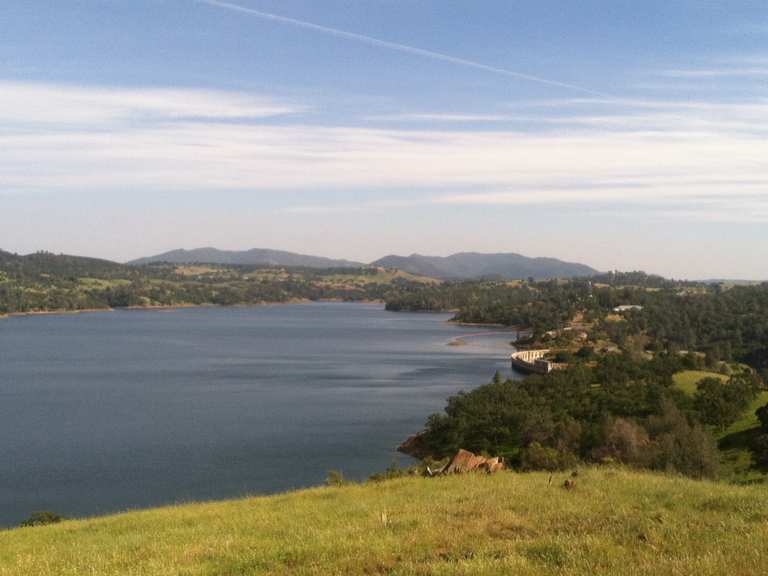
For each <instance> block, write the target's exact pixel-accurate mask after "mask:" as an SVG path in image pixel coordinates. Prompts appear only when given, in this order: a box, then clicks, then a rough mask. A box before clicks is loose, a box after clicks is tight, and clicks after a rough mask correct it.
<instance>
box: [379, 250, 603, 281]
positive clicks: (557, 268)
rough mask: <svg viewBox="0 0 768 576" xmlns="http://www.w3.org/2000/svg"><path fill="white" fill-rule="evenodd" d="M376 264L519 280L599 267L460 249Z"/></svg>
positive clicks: (588, 271) (425, 272) (387, 258)
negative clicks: (459, 250)
mask: <svg viewBox="0 0 768 576" xmlns="http://www.w3.org/2000/svg"><path fill="white" fill-rule="evenodd" d="M372 265H373V266H381V267H384V268H397V269H399V270H403V271H405V272H410V273H412V274H419V275H422V276H432V277H434V278H442V279H445V280H448V279H456V280H459V279H469V278H503V279H508V280H517V279H523V278H528V277H533V278H536V279H537V280H545V279H549V278H573V277H577V276H592V275H594V274H597V270H595V269H594V268H591V267H589V266H586V265H585V264H577V263H573V262H564V261H562V260H558V259H556V258H529V257H527V256H522V255H520V254H514V253H501V254H480V253H477V252H460V253H458V254H453V255H451V256H445V257H441V256H423V255H421V254H412V255H410V256H395V255H390V256H385V257H384V258H381V259H380V260H377V261H375V262H373V263H372Z"/></svg>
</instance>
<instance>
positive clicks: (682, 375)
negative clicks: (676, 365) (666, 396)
mask: <svg viewBox="0 0 768 576" xmlns="http://www.w3.org/2000/svg"><path fill="white" fill-rule="evenodd" d="M704 378H719V379H720V380H722V381H723V382H725V381H727V380H728V376H725V375H723V374H720V373H718V372H706V371H703V370H684V371H682V372H678V373H677V374H675V376H674V380H675V386H676V387H677V388H679V389H680V390H682V391H683V392H685V393H686V394H689V395H691V396H693V395H694V394H695V393H696V385H697V384H698V383H699V382H701V381H702V380H704Z"/></svg>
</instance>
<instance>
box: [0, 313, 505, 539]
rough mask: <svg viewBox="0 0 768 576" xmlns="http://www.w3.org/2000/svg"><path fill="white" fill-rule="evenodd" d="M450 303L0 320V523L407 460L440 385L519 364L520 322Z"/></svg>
mask: <svg viewBox="0 0 768 576" xmlns="http://www.w3.org/2000/svg"><path fill="white" fill-rule="evenodd" d="M449 317H450V316H449V315H445V314H409V313H392V312H386V311H384V308H383V306H380V305H372V304H344V303H316V304H297V305H285V306H262V307H254V308H189V309H176V310H161V311H158V310H153V311H143V310H132V311H117V312H102V313H88V314H79V315H64V316H30V317H15V318H6V319H0V466H1V467H0V525H3V526H7V525H12V524H16V523H18V522H19V521H21V520H22V519H24V518H26V517H27V516H28V515H29V513H30V512H32V511H34V510H52V511H55V512H58V513H60V514H64V515H67V516H84V515H94V514H103V513H107V512H114V511H119V510H126V509H129V508H136V507H148V506H154V505H159V504H166V503H175V502H183V501H188V500H205V499H218V498H228V497H236V496H242V495H246V494H260V493H273V492H279V491H284V490H289V489H292V488H297V487H303V486H309V485H314V484H320V483H322V482H323V481H324V479H325V477H326V475H327V472H328V471H329V470H341V471H342V472H343V473H344V475H345V477H348V478H352V479H363V478H366V477H367V476H368V475H370V474H372V473H374V472H378V471H382V470H383V469H385V468H386V467H387V466H388V465H389V464H391V463H392V461H393V459H395V458H397V459H399V460H400V462H401V463H402V464H406V463H408V462H409V459H408V458H407V457H404V456H398V455H397V453H396V452H395V448H396V446H397V445H398V444H399V443H400V442H401V441H403V440H404V439H405V438H406V437H407V436H409V435H410V434H412V433H414V432H417V431H418V430H420V429H421V428H422V426H423V424H424V421H425V419H426V418H427V416H429V414H431V413H433V412H436V411H439V410H442V408H443V407H444V405H445V400H446V398H447V397H448V396H450V395H451V394H455V393H456V392H458V391H459V390H462V389H464V390H469V389H471V388H473V387H475V386H478V385H480V384H483V383H485V382H487V381H489V380H490V379H491V378H492V376H493V374H494V372H495V371H496V370H499V371H501V372H502V373H503V374H505V375H509V374H510V370H509V363H508V360H507V357H508V355H509V353H510V352H511V351H512V348H511V347H510V345H509V342H510V340H511V339H513V338H514V334H510V333H499V332H498V331H493V330H491V329H486V330H483V329H480V328H467V327H461V326H456V325H453V324H449V323H447V322H446V321H447V320H448V319H449ZM468 334H471V335H470V336H467V337H466V338H464V339H463V342H464V343H465V344H464V345H461V346H452V345H449V343H450V342H451V341H452V340H453V339H455V338H457V337H459V336H462V335H468ZM513 377H517V376H514V375H513Z"/></svg>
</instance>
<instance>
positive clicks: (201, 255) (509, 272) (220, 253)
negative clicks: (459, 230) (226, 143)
mask: <svg viewBox="0 0 768 576" xmlns="http://www.w3.org/2000/svg"><path fill="white" fill-rule="evenodd" d="M157 262H167V263H171V264H225V265H226V264H229V265H233V264H241V265H250V266H256V265H266V266H286V267H304V268H357V267H362V266H365V264H362V263H360V262H353V261H350V260H339V259H333V258H324V257H321V256H308V255H305V254H296V253H294V252H286V251H283V250H268V249H263V248H254V249H252V250H243V251H230V250H218V249H216V248H196V249H193V250H183V249H182V250H172V251H170V252H164V253H163V254H158V255H156V256H149V257H146V258H139V259H137V260H133V261H131V262H129V264H132V265H144V264H151V263H157ZM369 265H370V266H372V267H380V268H391V269H397V270H402V271H403V272H410V273H411V274H416V275H419V276H428V277H431V278H440V279H443V280H465V279H475V278H499V279H506V280H518V279H524V278H529V277H533V278H535V279H537V280H546V279H549V278H573V277H577V276H592V275H593V274H597V270H595V269H594V268H591V267H589V266H586V265H584V264H578V263H573V262H564V261H562V260H558V259H557V258H529V257H527V256H522V255H520V254H514V253H500V254H480V253H477V252H460V253H458V254H453V255H451V256H445V257H442V256H423V255H421V254H412V255H410V256H396V255H389V256H385V257H384V258H380V259H379V260H376V261H375V262H371V263H370V264H369Z"/></svg>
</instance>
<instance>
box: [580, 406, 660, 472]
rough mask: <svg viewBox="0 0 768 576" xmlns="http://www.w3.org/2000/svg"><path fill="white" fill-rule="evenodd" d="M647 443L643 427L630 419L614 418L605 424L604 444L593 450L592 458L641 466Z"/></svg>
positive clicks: (648, 443)
mask: <svg viewBox="0 0 768 576" xmlns="http://www.w3.org/2000/svg"><path fill="white" fill-rule="evenodd" d="M649 445H650V438H649V437H648V432H647V431H646V430H645V428H643V427H642V426H640V425H639V424H636V423H634V422H632V421H630V420H626V419H624V418H616V419H615V420H613V421H612V422H610V423H609V424H608V425H607V426H606V430H605V444H604V445H603V446H601V447H599V448H596V449H595V450H594V451H593V458H595V459H596V460H598V461H605V460H609V459H610V460H614V461H618V462H621V463H623V464H631V465H635V466H643V465H645V464H646V460H647V454H648V447H649Z"/></svg>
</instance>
